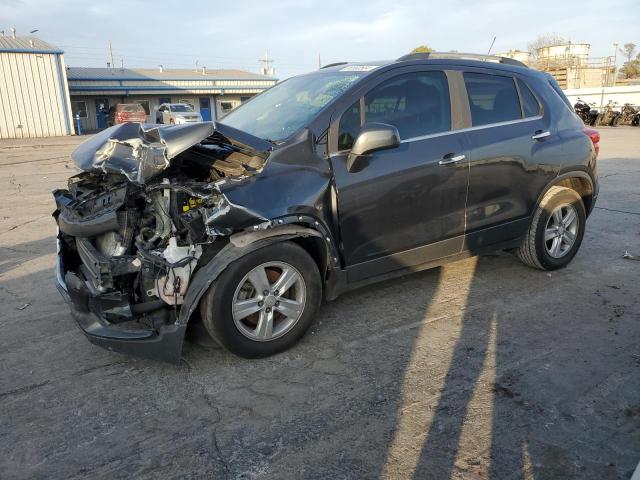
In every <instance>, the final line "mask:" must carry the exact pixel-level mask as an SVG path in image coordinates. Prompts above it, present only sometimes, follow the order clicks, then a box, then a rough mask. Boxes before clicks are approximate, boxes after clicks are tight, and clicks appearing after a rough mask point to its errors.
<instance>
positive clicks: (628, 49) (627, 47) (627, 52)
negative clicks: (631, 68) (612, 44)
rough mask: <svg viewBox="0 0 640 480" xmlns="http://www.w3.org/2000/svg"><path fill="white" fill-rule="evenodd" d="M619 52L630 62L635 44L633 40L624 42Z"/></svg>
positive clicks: (634, 51) (634, 50)
mask: <svg viewBox="0 0 640 480" xmlns="http://www.w3.org/2000/svg"><path fill="white" fill-rule="evenodd" d="M620 53H622V55H624V56H625V58H626V59H627V62H630V61H631V60H633V56H634V55H635V53H636V44H635V43H633V42H629V43H625V44H624V45H623V46H622V48H621V49H620Z"/></svg>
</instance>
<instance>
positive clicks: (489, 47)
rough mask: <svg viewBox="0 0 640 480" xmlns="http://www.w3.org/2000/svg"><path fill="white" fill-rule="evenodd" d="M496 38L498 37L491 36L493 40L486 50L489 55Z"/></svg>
mask: <svg viewBox="0 0 640 480" xmlns="http://www.w3.org/2000/svg"><path fill="white" fill-rule="evenodd" d="M496 38H498V37H493V41H492V42H491V46H490V47H489V51H488V52H487V55H489V54H490V53H491V49H492V48H493V44H494V43H496Z"/></svg>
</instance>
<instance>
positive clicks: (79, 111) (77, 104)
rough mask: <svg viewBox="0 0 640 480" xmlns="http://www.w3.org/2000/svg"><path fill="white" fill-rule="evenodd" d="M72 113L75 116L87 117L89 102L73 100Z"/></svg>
mask: <svg viewBox="0 0 640 480" xmlns="http://www.w3.org/2000/svg"><path fill="white" fill-rule="evenodd" d="M71 113H73V117H74V118H75V117H80V118H87V102H81V101H73V102H71Z"/></svg>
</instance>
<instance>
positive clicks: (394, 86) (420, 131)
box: [364, 71, 451, 139]
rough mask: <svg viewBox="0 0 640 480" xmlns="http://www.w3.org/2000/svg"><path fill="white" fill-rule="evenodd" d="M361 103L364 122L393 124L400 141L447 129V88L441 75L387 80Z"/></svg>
mask: <svg viewBox="0 0 640 480" xmlns="http://www.w3.org/2000/svg"><path fill="white" fill-rule="evenodd" d="M364 104H365V123H371V122H379V123H387V124H389V125H394V126H395V127H396V128H397V129H398V132H399V133H400V138H401V139H407V138H413V137H419V136H422V135H429V134H433V133H438V132H444V131H447V130H450V129H451V106H450V103H449V85H448V83H447V77H446V76H445V74H444V72H437V71H436V72H417V73H407V74H404V75H399V76H397V77H394V78H391V79H389V80H387V81H385V82H383V83H381V84H380V85H378V86H377V87H375V88H374V89H373V90H372V91H370V92H369V93H367V94H366V95H365V97H364Z"/></svg>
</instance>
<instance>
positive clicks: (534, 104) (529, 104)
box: [516, 79, 541, 118]
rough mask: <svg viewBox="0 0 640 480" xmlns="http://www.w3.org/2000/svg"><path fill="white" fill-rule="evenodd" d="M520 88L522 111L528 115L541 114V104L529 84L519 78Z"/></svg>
mask: <svg viewBox="0 0 640 480" xmlns="http://www.w3.org/2000/svg"><path fill="white" fill-rule="evenodd" d="M516 81H517V82H518V89H519V90H520V98H521V99H522V112H523V113H524V116H525V118H526V117H535V116H536V115H540V111H541V108H540V104H539V103H538V100H537V99H536V97H535V95H534V94H533V92H532V91H531V89H530V88H529V86H528V85H527V84H526V83H524V82H523V81H522V80H520V79H517V80H516Z"/></svg>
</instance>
